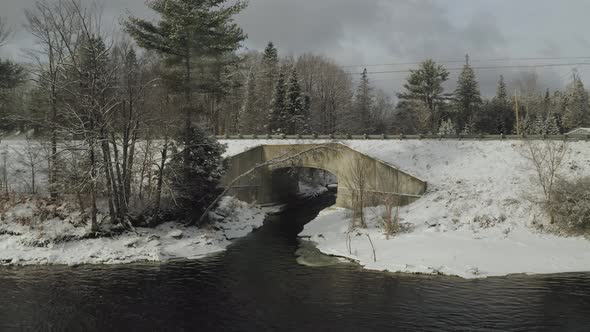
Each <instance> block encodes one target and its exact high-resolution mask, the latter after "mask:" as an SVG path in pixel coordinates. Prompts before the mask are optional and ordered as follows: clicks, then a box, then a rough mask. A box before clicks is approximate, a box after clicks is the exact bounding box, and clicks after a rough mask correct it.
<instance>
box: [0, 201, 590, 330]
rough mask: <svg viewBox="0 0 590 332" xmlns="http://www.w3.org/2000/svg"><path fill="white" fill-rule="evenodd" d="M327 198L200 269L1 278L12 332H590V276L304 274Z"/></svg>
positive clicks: (276, 220) (0, 303)
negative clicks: (309, 230)
mask: <svg viewBox="0 0 590 332" xmlns="http://www.w3.org/2000/svg"><path fill="white" fill-rule="evenodd" d="M332 203H333V197H329V196H328V197H322V198H320V199H317V200H315V201H309V202H305V203H303V204H300V205H298V206H295V207H292V208H290V209H289V210H287V211H285V212H284V213H283V214H281V215H279V216H276V217H273V218H270V220H269V222H268V223H267V224H266V225H265V226H264V227H262V228H261V229H260V230H259V231H257V232H255V233H253V234H252V235H250V236H248V237H246V238H244V239H242V240H239V241H237V242H236V243H235V244H234V245H232V246H231V247H230V248H229V249H228V250H227V251H226V252H224V253H221V254H218V255H215V256H212V257H209V258H207V259H203V260H197V261H178V262H172V263H167V264H140V265H125V266H114V267H104V266H82V267H75V268H70V267H26V268H21V267H19V268H12V267H11V268H7V267H0V330H1V331H10V330H16V331H20V330H23V331H29V330H32V331H590V274H566V275H555V276H539V277H526V276H516V277H508V278H490V279H484V280H462V279H458V278H449V277H425V276H412V275H394V274H385V273H376V272H368V271H363V270H361V269H360V268H359V267H357V266H354V265H343V264H340V265H331V266H324V267H309V266H305V265H301V264H298V263H297V257H296V255H295V252H296V251H297V249H298V248H299V240H298V239H297V234H298V233H299V232H300V231H301V229H302V227H303V224H305V222H307V221H308V220H310V219H311V218H313V217H314V216H315V215H316V214H317V213H318V212H319V211H320V210H321V209H323V208H324V207H326V206H329V205H331V204H332Z"/></svg>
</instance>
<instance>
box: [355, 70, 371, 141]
mask: <svg viewBox="0 0 590 332" xmlns="http://www.w3.org/2000/svg"><path fill="white" fill-rule="evenodd" d="M373 104H374V97H373V89H372V87H371V84H370V82H369V76H368V74H367V69H366V68H365V69H364V70H363V73H362V74H361V81H360V83H359V86H358V88H357V90H356V94H355V99H354V106H353V112H354V116H353V117H352V119H350V120H351V121H354V122H353V123H352V124H351V125H353V126H352V128H354V129H355V130H354V132H355V133H357V134H372V132H373V126H372V123H371V113H372V111H373V106H374V105H373Z"/></svg>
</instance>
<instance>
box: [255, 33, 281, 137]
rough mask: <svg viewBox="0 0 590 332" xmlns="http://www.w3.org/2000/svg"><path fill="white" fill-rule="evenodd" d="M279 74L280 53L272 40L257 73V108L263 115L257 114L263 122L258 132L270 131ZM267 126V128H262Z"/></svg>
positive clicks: (259, 120)
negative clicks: (269, 121)
mask: <svg viewBox="0 0 590 332" xmlns="http://www.w3.org/2000/svg"><path fill="white" fill-rule="evenodd" d="M278 74H279V55H278V51H277V49H276V48H275V46H274V44H273V43H272V42H269V43H268V45H267V46H266V48H265V49H264V53H263V54H262V60H261V62H260V66H259V68H258V73H257V87H258V88H257V89H258V96H257V110H258V112H259V113H260V115H261V116H259V115H256V118H257V119H258V120H257V122H259V123H260V124H261V128H259V129H255V131H256V133H257V134H260V133H262V131H266V132H267V133H270V131H269V130H270V126H269V125H268V123H266V121H268V114H269V113H270V112H271V109H272V107H273V99H274V95H275V93H276V91H275V85H276V83H277V78H278ZM264 127H266V130H264V129H262V128H264Z"/></svg>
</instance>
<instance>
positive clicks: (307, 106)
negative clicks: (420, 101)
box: [301, 94, 311, 135]
mask: <svg viewBox="0 0 590 332" xmlns="http://www.w3.org/2000/svg"><path fill="white" fill-rule="evenodd" d="M302 119H303V121H302V123H301V134H303V135H305V134H310V133H311V97H310V96H309V95H307V94H305V95H304V96H303V115H302Z"/></svg>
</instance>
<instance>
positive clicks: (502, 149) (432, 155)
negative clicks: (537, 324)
mask: <svg viewBox="0 0 590 332" xmlns="http://www.w3.org/2000/svg"><path fill="white" fill-rule="evenodd" d="M346 144H349V145H350V146H351V147H353V148H355V149H357V150H359V151H362V152H365V153H367V154H369V155H373V156H375V157H377V158H380V159H382V160H384V161H387V162H388V163H391V164H393V165H396V166H398V167H399V168H401V169H402V170H404V171H407V172H410V173H412V174H415V175H416V176H418V177H420V178H422V179H424V180H426V181H428V185H429V189H428V192H427V193H426V194H425V195H424V197H423V198H421V199H420V200H419V201H417V202H415V203H414V204H412V205H410V206H407V207H403V208H401V209H400V218H401V223H402V225H403V226H404V229H405V231H404V232H403V233H402V234H399V235H396V236H395V237H391V238H390V239H386V238H385V236H384V235H383V231H382V230H381V229H380V228H379V219H380V216H381V213H380V211H379V209H376V208H368V209H367V213H368V215H369V216H370V218H369V220H370V221H369V228H368V229H367V230H360V231H355V232H353V233H352V234H351V237H350V249H349V246H348V241H349V239H348V234H347V231H348V229H349V226H348V225H349V220H350V217H349V213H348V212H347V211H346V210H341V209H329V210H327V211H324V212H322V214H321V215H320V216H319V217H318V218H317V219H315V220H314V221H312V222H311V223H309V224H308V225H306V227H305V230H304V231H303V233H302V236H305V237H309V238H310V239H311V240H312V241H314V242H316V243H317V244H318V248H319V249H320V250H321V251H322V252H324V253H327V254H331V255H337V256H344V257H348V258H351V259H354V260H357V261H359V262H360V263H361V264H362V265H363V266H365V267H366V268H368V269H374V270H387V271H391V272H410V273H414V272H415V273H428V274H445V275H457V276H461V277H465V278H478V277H488V276H503V275H508V274H516V273H530V274H537V273H539V274H540V273H559V272H580V271H590V241H589V240H588V239H586V238H582V237H577V238H567V237H559V236H555V235H551V234H549V233H548V232H544V231H543V229H547V227H550V226H549V225H548V224H549V223H548V222H549V218H548V217H547V215H546V214H545V213H544V212H543V209H542V208H541V207H540V206H539V205H538V204H535V203H532V202H531V201H529V200H527V199H526V197H527V196H529V197H531V196H532V195H534V187H533V185H532V184H531V177H532V176H533V173H532V172H531V170H530V168H529V167H528V166H527V163H526V160H525V159H524V158H523V157H522V155H521V153H520V151H521V149H522V147H521V144H522V143H520V142H502V141H496V142H461V141H440V142H437V141H409V142H408V141H404V142H396V141H380V142H366V141H350V142H346ZM562 176H564V177H568V178H575V177H579V176H590V144H588V143H587V142H576V143H570V144H569V153H568V155H567V158H566V162H565V165H564V167H563V171H562ZM366 234H368V235H369V236H370V238H371V240H372V241H373V244H374V247H375V256H376V261H375V257H374V255H373V250H372V248H371V244H370V242H369V238H368V237H367V236H366Z"/></svg>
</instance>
